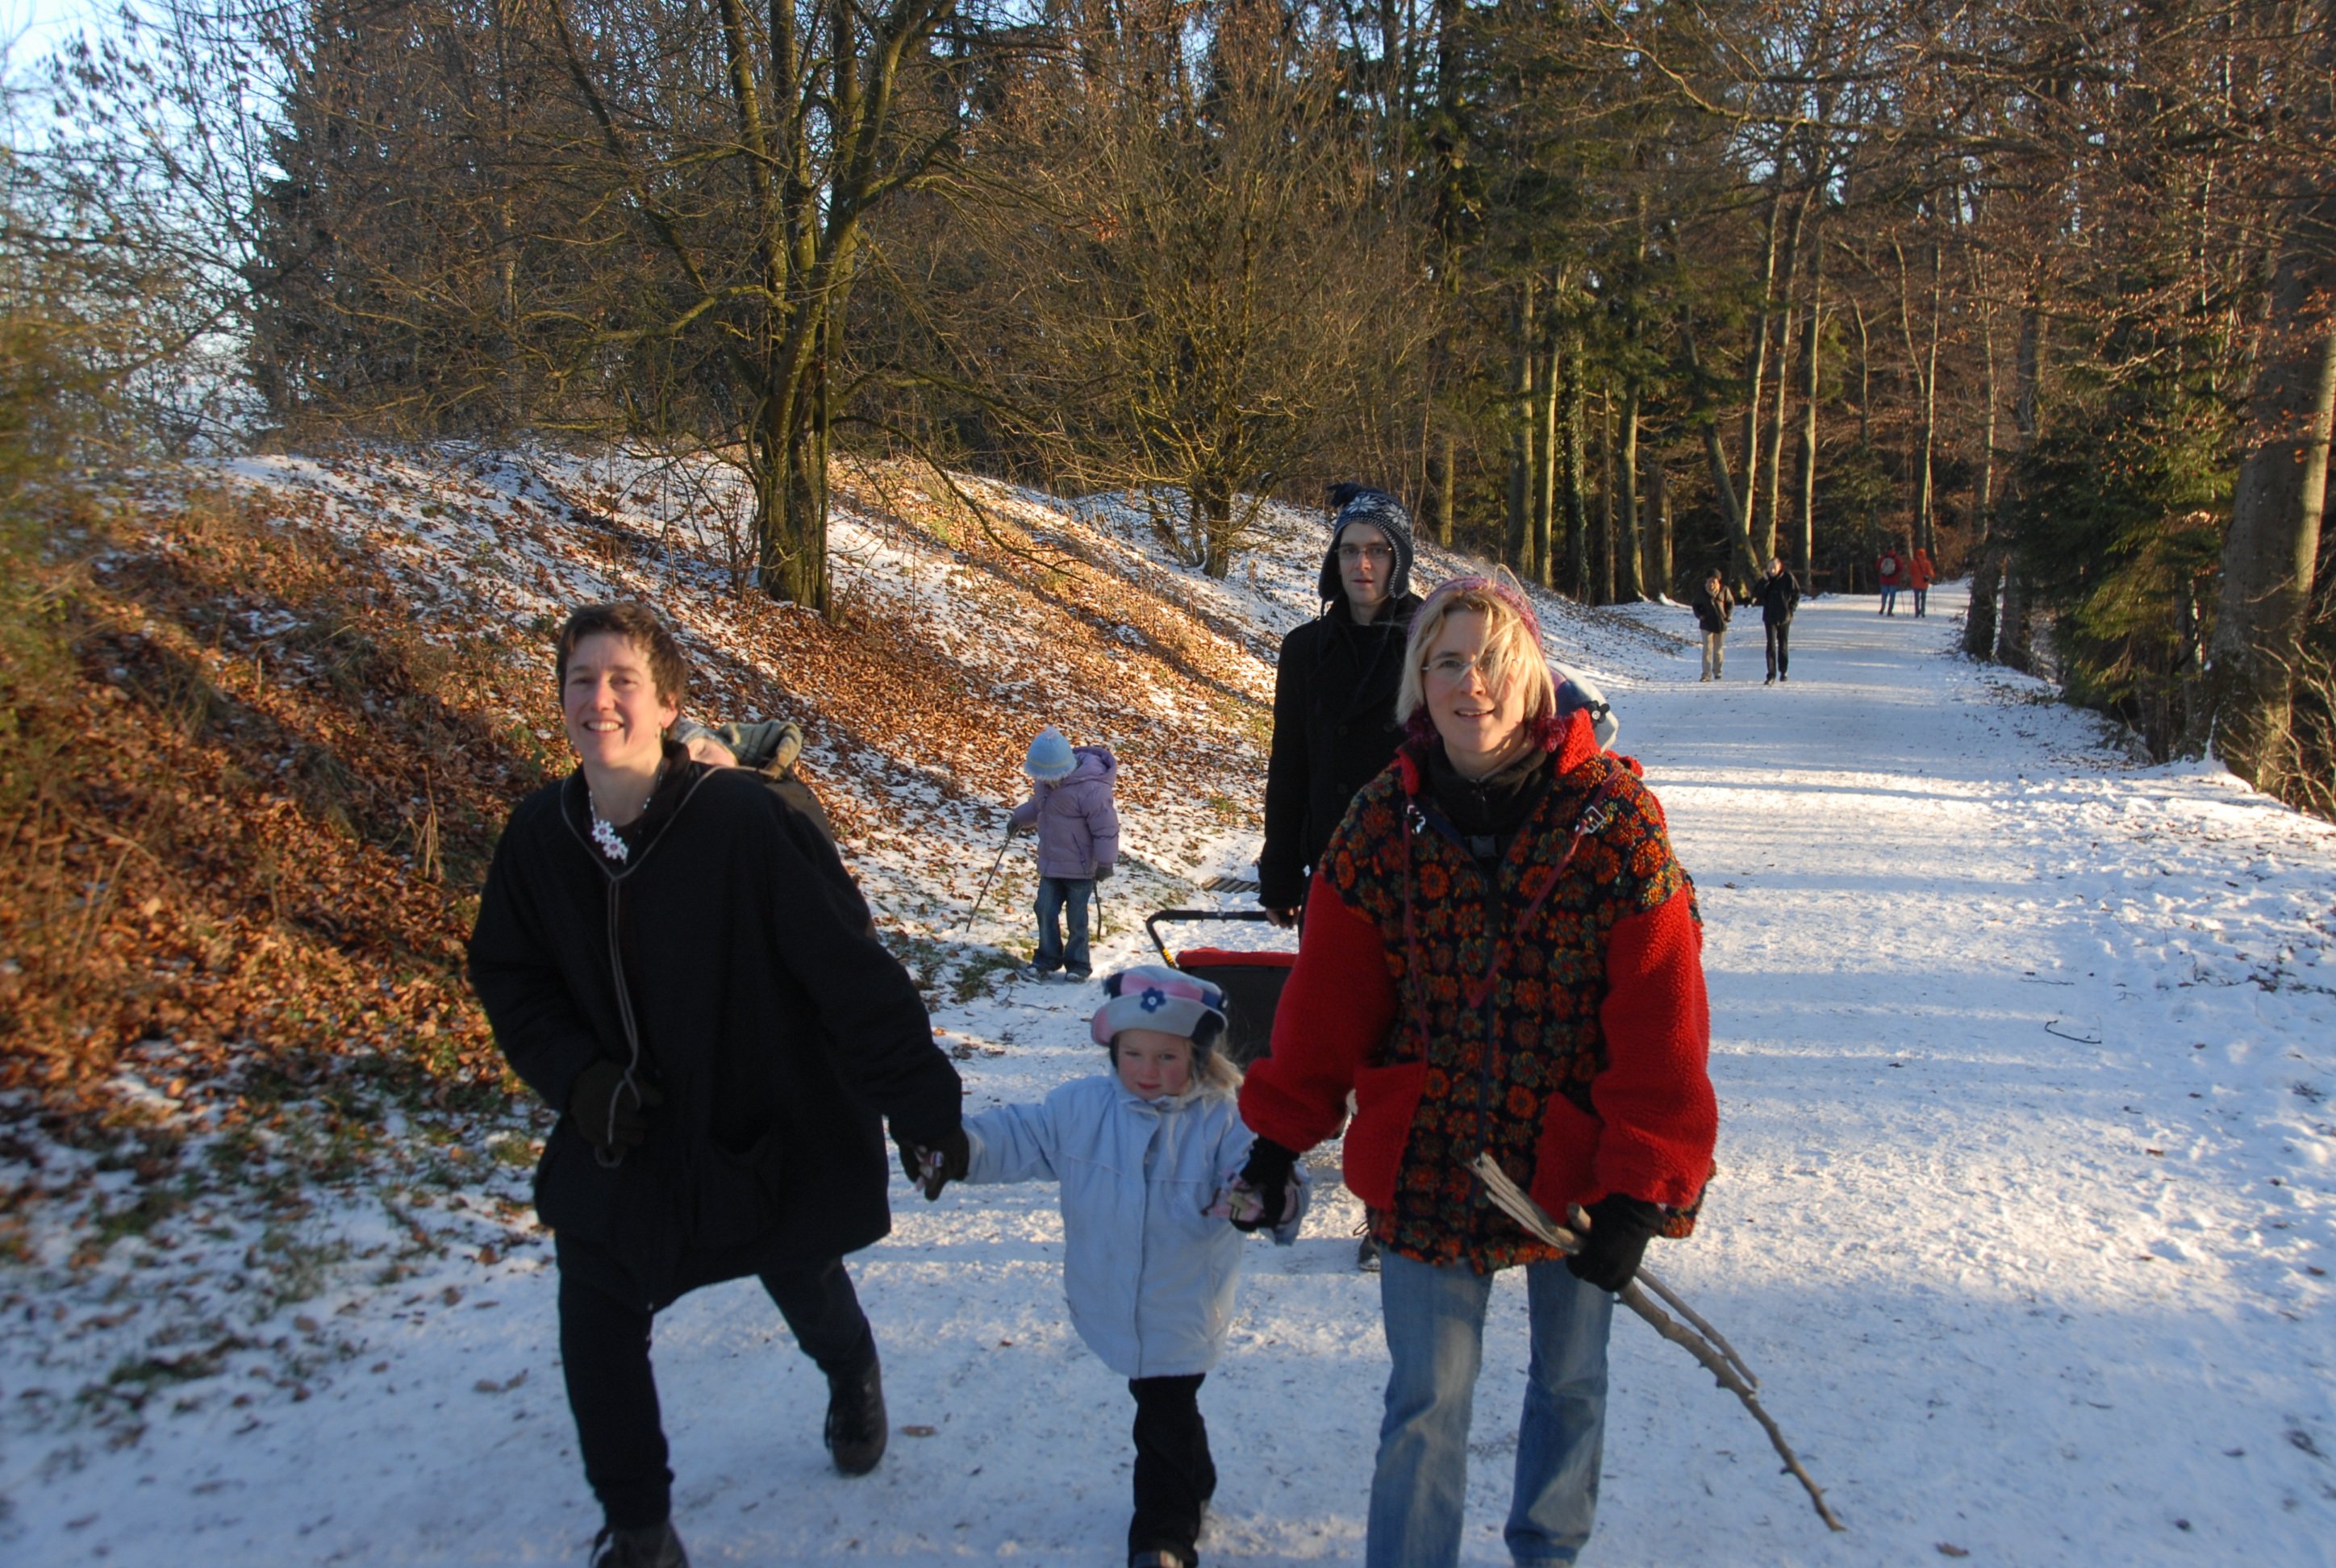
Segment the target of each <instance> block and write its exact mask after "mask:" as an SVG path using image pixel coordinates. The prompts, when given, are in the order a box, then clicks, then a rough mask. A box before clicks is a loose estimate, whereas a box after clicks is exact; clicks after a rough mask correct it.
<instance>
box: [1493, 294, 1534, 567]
mask: <svg viewBox="0 0 2336 1568" xmlns="http://www.w3.org/2000/svg"><path fill="white" fill-rule="evenodd" d="M1509 328H1510V332H1511V334H1512V336H1511V338H1510V346H1511V348H1512V350H1513V354H1512V357H1511V361H1510V365H1511V369H1510V385H1509V410H1508V414H1509V511H1508V519H1507V522H1508V527H1507V531H1506V533H1505V536H1504V543H1503V547H1502V552H1501V553H1502V555H1503V557H1504V559H1505V560H1507V561H1508V563H1509V565H1510V567H1511V568H1512V569H1513V570H1515V571H1516V573H1517V575H1518V576H1520V577H1531V576H1532V575H1533V346H1532V336H1531V335H1532V332H1533V279H1532V278H1526V279H1525V280H1524V281H1523V282H1522V283H1520V284H1519V285H1518V286H1517V298H1516V308H1515V310H1514V313H1513V314H1512V316H1511V317H1510V322H1509Z"/></svg>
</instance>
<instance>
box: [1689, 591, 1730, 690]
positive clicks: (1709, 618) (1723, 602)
mask: <svg viewBox="0 0 2336 1568" xmlns="http://www.w3.org/2000/svg"><path fill="white" fill-rule="evenodd" d="M1735 613H1736V599H1735V596H1734V595H1732V594H1730V593H1729V592H1728V585H1727V584H1726V583H1724V582H1722V581H1721V580H1720V579H1719V573H1718V570H1713V571H1711V572H1710V573H1708V575H1707V576H1706V577H1705V578H1704V579H1703V586H1702V587H1700V588H1698V589H1696V590H1695V623H1696V625H1698V626H1699V627H1701V628H1703V675H1702V677H1701V678H1703V679H1705V680H1718V678H1719V676H1720V671H1721V669H1722V668H1723V667H1725V665H1726V664H1727V662H1728V617H1729V616H1731V615H1733V614H1735Z"/></svg>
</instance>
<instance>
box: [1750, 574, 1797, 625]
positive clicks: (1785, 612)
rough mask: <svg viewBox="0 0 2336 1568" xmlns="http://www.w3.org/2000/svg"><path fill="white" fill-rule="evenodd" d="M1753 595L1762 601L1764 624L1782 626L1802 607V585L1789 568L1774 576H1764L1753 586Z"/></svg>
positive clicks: (1761, 612)
mask: <svg viewBox="0 0 2336 1568" xmlns="http://www.w3.org/2000/svg"><path fill="white" fill-rule="evenodd" d="M1752 597H1753V598H1754V599H1757V600H1758V601H1759V603H1760V623H1761V624H1762V625H1763V626H1782V625H1784V624H1785V623H1786V622H1787V621H1789V620H1791V619H1792V618H1793V612H1794V611H1795V610H1796V609H1800V608H1801V585H1800V583H1799V582H1798V581H1797V580H1796V579H1795V578H1794V576H1793V574H1792V571H1791V570H1790V569H1789V568H1788V569H1786V570H1784V571H1780V572H1778V573H1777V574H1776V576H1774V577H1764V578H1762V579H1760V580H1759V582H1758V583H1757V584H1756V585H1755V586H1754V587H1753V589H1752Z"/></svg>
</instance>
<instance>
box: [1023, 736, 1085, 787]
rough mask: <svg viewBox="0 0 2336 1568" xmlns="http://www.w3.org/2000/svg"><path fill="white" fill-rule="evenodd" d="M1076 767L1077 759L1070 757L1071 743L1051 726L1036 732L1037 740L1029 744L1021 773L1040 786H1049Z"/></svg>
mask: <svg viewBox="0 0 2336 1568" xmlns="http://www.w3.org/2000/svg"><path fill="white" fill-rule="evenodd" d="M1078 765H1079V759H1078V758H1076V757H1075V756H1073V755H1071V743H1070V742H1068V741H1066V740H1065V739H1064V738H1063V732H1062V731H1061V730H1058V729H1056V727H1055V726H1053V725H1048V726H1046V728H1045V729H1042V730H1040V731H1039V732H1038V738H1037V739H1036V740H1034V741H1032V742H1031V743H1030V750H1029V752H1028V754H1027V755H1025V756H1024V757H1023V758H1022V771H1023V772H1024V773H1026V774H1029V775H1030V776H1031V777H1032V778H1034V779H1037V780H1038V781H1039V782H1040V783H1041V784H1050V783H1052V782H1053V781H1054V780H1056V779H1058V778H1061V777H1063V776H1065V775H1066V774H1068V773H1069V772H1070V771H1071V770H1072V769H1073V768H1075V767H1076V766H1078Z"/></svg>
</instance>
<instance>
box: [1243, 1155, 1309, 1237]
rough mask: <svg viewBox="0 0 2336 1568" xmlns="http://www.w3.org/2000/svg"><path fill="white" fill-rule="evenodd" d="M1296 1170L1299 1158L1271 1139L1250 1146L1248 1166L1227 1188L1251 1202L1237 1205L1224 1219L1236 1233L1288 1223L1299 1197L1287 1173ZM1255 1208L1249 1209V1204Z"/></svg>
mask: <svg viewBox="0 0 2336 1568" xmlns="http://www.w3.org/2000/svg"><path fill="white" fill-rule="evenodd" d="M1297 1168H1298V1156H1297V1155H1296V1154H1292V1153H1291V1152H1290V1151H1289V1150H1288V1149H1285V1148H1283V1147H1282V1146H1281V1145H1280V1144H1277V1143H1275V1142H1274V1141H1273V1140H1272V1139H1271V1138H1260V1139H1258V1141H1257V1142H1256V1143H1254V1144H1251V1145H1250V1149H1249V1164H1245V1165H1243V1166H1242V1167H1241V1174H1240V1175H1238V1176H1235V1177H1234V1178H1233V1180H1232V1185H1231V1187H1229V1188H1228V1189H1227V1191H1228V1192H1231V1193H1247V1194H1249V1196H1250V1200H1251V1202H1250V1203H1236V1204H1235V1205H1233V1207H1232V1211H1231V1213H1228V1214H1227V1215H1226V1216H1225V1217H1226V1218H1227V1219H1230V1220H1231V1221H1232V1222H1233V1229H1234V1230H1236V1231H1262V1230H1264V1229H1266V1228H1267V1227H1268V1226H1270V1225H1282V1224H1287V1223H1289V1221H1290V1211H1291V1208H1292V1207H1293V1206H1294V1205H1295V1204H1296V1203H1297V1202H1298V1194H1297V1193H1296V1192H1295V1191H1294V1190H1293V1189H1292V1187H1291V1185H1290V1174H1291V1173H1292V1172H1293V1171H1295V1170H1296V1169H1297ZM1252 1203H1253V1204H1254V1207H1251V1204H1252Z"/></svg>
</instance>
